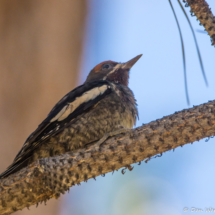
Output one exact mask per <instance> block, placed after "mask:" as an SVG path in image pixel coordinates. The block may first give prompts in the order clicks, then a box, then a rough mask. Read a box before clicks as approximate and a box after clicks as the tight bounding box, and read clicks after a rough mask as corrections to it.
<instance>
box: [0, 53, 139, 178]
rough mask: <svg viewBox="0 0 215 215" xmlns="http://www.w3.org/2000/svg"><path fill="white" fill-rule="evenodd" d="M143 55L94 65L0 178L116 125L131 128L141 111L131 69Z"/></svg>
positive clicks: (80, 144)
mask: <svg viewBox="0 0 215 215" xmlns="http://www.w3.org/2000/svg"><path fill="white" fill-rule="evenodd" d="M141 56H142V55H138V56H136V57H135V58H133V59H131V60H129V61H127V62H126V63H117V62H114V61H105V62H102V63H100V64H98V65H97V66H95V67H94V68H93V69H92V70H91V71H90V73H89V75H88V76H87V79H86V81H85V82H84V84H83V85H81V86H78V87H77V88H75V89H74V90H72V91H70V92H69V93H68V94H66V95H65V96H64V97H63V98H62V99H61V100H60V101H59V102H58V103H57V104H56V105H55V106H54V107H53V109H52V110H51V112H50V113H49V114H48V116H47V118H46V119H45V120H44V121H43V122H42V123H41V124H40V125H39V126H38V128H37V129H36V130H35V131H34V132H33V133H32V134H31V135H30V136H29V137H28V138H27V140H26V141H25V143H24V145H23V147H22V148H21V150H20V151H19V153H18V154H17V155H16V157H15V159H14V161H13V162H12V164H11V165H10V166H9V167H8V168H7V169H6V171H5V172H3V173H2V174H1V175H0V178H5V177H7V176H8V175H10V174H12V173H15V172H17V171H18V170H20V169H21V168H23V167H26V166H28V165H29V164H31V163H32V162H34V161H36V160H37V159H40V158H44V157H52V156H55V155H60V154H64V153H66V152H70V151H75V150H76V149H79V148H84V147H86V145H87V144H93V143H96V142H97V141H98V140H100V139H101V138H102V137H103V136H104V135H106V134H108V133H110V132H113V131H115V130H117V129H120V128H121V129H122V128H124V129H130V128H132V127H133V126H134V125H135V123H136V119H137V117H138V111H137V104H136V100H135V98H134V95H133V92H132V91H131V90H130V89H129V87H128V80H129V71H130V69H131V67H132V66H133V65H134V64H135V63H136V62H137V61H138V60H139V58H140V57H141Z"/></svg>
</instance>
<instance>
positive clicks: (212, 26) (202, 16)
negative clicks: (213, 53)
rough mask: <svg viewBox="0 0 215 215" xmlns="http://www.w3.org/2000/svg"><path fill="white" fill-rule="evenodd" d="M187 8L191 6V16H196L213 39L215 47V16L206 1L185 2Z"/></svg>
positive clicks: (191, 0)
mask: <svg viewBox="0 0 215 215" xmlns="http://www.w3.org/2000/svg"><path fill="white" fill-rule="evenodd" d="M183 1H184V2H186V5H185V6H190V12H191V15H192V14H194V15H195V16H196V17H197V19H198V20H199V21H200V23H201V25H203V26H204V27H205V30H206V31H207V32H208V34H209V36H210V37H211V42H212V45H215V16H214V15H213V13H212V11H211V9H210V8H209V5H208V3H207V2H206V1H205V0H183Z"/></svg>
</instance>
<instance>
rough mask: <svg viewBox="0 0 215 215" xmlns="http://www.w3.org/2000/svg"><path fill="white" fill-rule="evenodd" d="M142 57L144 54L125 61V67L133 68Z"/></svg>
mask: <svg viewBox="0 0 215 215" xmlns="http://www.w3.org/2000/svg"><path fill="white" fill-rule="evenodd" d="M141 57H142V54H140V55H137V56H136V57H134V58H132V59H131V60H129V61H127V62H126V63H123V66H122V68H123V69H131V67H132V66H133V65H134V64H135V63H136V62H137V61H138V60H139V59H140V58H141Z"/></svg>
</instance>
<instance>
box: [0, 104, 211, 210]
mask: <svg viewBox="0 0 215 215" xmlns="http://www.w3.org/2000/svg"><path fill="white" fill-rule="evenodd" d="M214 133H215V100H214V101H211V102H208V103H206V104H203V105H199V106H196V107H194V108H190V109H186V110H183V111H180V112H176V113H175V114H172V115H170V116H166V117H164V118H162V119H158V120H156V121H153V122H150V123H148V124H146V125H143V126H141V127H138V128H136V129H132V130H130V131H129V132H127V133H125V134H120V135H117V136H114V137H112V138H109V139H108V140H107V141H105V142H104V143H103V144H101V145H100V146H96V145H95V144H94V145H90V146H88V147H87V148H84V149H80V150H77V151H76V152H71V153H67V154H63V155H60V156H55V157H50V158H43V159H40V160H38V161H36V162H34V163H33V164H32V165H30V166H28V167H26V168H23V169H22V170H20V171H19V172H17V173H14V174H13V175H11V176H9V177H7V178H5V179H2V180H0V214H10V213H12V212H14V211H17V210H20V209H22V208H24V207H29V206H31V205H34V204H38V203H40V202H43V201H44V202H46V201H47V200H48V199H50V198H53V197H54V198H58V197H59V196H60V194H61V193H63V194H64V193H65V191H67V190H69V188H70V187H71V186H73V185H75V184H79V183H80V182H82V181H87V180H88V179H90V178H95V177H96V176H99V175H102V174H105V173H108V172H112V171H114V170H118V169H120V168H122V167H125V168H124V169H123V170H122V173H124V171H125V169H128V170H132V168H133V167H131V166H130V164H132V163H136V162H140V161H142V160H144V159H150V157H152V156H155V155H159V154H162V153H163V152H166V151H168V150H171V149H174V148H176V147H178V146H183V145H184V144H187V143H190V142H194V141H196V140H200V139H202V138H205V137H210V136H212V135H214Z"/></svg>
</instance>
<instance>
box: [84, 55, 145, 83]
mask: <svg viewBox="0 0 215 215" xmlns="http://www.w3.org/2000/svg"><path fill="white" fill-rule="evenodd" d="M141 56H142V54H141V55H138V56H136V57H135V58H132V59H131V60H129V61H127V62H126V63H117V62H114V61H110V60H109V61H104V62H102V63H100V64H98V65H97V66H95V67H94V68H93V69H92V70H91V71H90V73H89V75H88V76H87V80H86V81H85V83H86V82H90V81H99V80H107V81H110V82H114V83H119V84H122V85H125V86H128V79H129V70H130V69H131V67H132V66H133V65H134V64H135V63H136V62H137V61H138V60H139V59H140V57H141Z"/></svg>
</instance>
